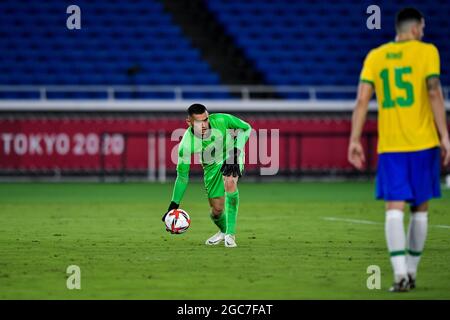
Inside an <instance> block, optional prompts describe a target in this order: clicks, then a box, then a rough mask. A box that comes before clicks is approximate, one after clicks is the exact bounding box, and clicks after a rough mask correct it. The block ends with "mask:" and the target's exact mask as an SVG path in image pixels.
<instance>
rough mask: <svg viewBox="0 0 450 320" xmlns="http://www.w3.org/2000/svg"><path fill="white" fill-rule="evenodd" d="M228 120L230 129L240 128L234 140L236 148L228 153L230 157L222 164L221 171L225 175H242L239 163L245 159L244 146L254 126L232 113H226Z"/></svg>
mask: <svg viewBox="0 0 450 320" xmlns="http://www.w3.org/2000/svg"><path fill="white" fill-rule="evenodd" d="M224 117H225V118H226V121H227V128H228V129H238V130H239V131H238V134H237V136H236V139H235V140H234V148H233V150H231V151H230V153H229V154H228V158H227V159H226V161H225V162H224V164H223V165H222V168H221V171H222V173H223V175H225V176H230V175H232V176H233V177H241V175H242V174H241V170H240V166H239V164H240V163H242V162H243V161H244V152H243V151H244V147H245V144H246V143H247V141H248V139H249V137H250V134H251V131H252V127H251V126H250V124H248V123H247V122H245V121H244V120H241V119H239V118H238V117H235V116H233V115H231V114H224Z"/></svg>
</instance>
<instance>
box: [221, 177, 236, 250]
mask: <svg viewBox="0 0 450 320" xmlns="http://www.w3.org/2000/svg"><path fill="white" fill-rule="evenodd" d="M238 179H239V178H238V177H233V176H228V177H223V180H224V185H225V213H226V216H227V229H226V231H225V233H226V235H225V246H227V247H236V241H235V234H236V220H237V214H238V210H239V190H238V187H237V183H238Z"/></svg>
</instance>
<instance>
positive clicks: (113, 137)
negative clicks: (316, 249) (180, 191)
mask: <svg viewBox="0 0 450 320" xmlns="http://www.w3.org/2000/svg"><path fill="white" fill-rule="evenodd" d="M372 4H376V5H378V6H379V7H380V9H381V29H374V30H370V29H368V28H367V26H366V21H367V19H368V18H369V16H370V14H368V13H366V10H367V7H368V6H370V5H372ZM70 5H76V6H78V7H79V9H80V15H79V17H80V27H81V28H80V29H73V30H71V29H69V28H67V26H66V23H67V20H68V19H69V20H70V17H71V15H72V14H73V12H72V11H70V12H69V13H68V12H67V8H68V7H69V6H70ZM404 6H415V7H416V8H418V9H419V10H421V11H422V12H423V13H424V15H425V17H426V29H425V38H424V41H426V42H432V43H434V44H435V45H436V46H437V47H438V49H439V51H440V55H441V69H442V72H441V73H442V76H441V81H442V84H443V86H444V94H445V98H446V101H447V102H446V103H447V105H446V107H447V109H450V104H449V88H448V86H449V85H450V42H449V34H450V20H448V17H449V16H450V2H449V1H444V0H442V1H433V2H423V1H400V0H397V1H375V2H374V1H360V2H356V1H341V0H337V1H289V0H277V1H274V0H246V1H237V0H209V1H202V0H190V1H157V0H130V1H125V0H109V1H100V0H95V1H57V0H39V1H13V0H3V1H1V2H0V15H1V19H0V48H1V54H2V57H1V59H0V177H1V178H2V179H13V180H14V179H25V180H34V179H47V180H49V179H50V180H53V179H56V180H60V179H94V180H100V181H101V180H108V179H110V180H111V179H112V180H117V179H118V180H119V181H125V180H129V179H145V180H149V181H161V182H163V181H166V180H168V179H169V180H170V179H172V178H173V177H174V176H175V163H173V162H172V161H171V153H172V151H173V150H174V148H175V147H176V145H177V143H178V141H179V140H178V137H176V139H174V137H173V136H172V133H173V132H174V130H175V129H179V128H185V127H186V125H185V121H184V118H185V110H186V108H187V107H188V106H189V105H190V104H191V103H194V102H198V103H203V104H205V105H206V106H207V107H208V109H209V110H210V112H227V113H232V114H234V115H236V116H238V117H241V118H243V119H244V120H246V121H248V122H249V123H251V125H252V127H253V128H254V129H256V130H258V129H267V130H268V138H267V139H269V138H270V136H271V134H272V133H273V132H274V131H271V129H278V130H279V137H280V138H279V144H278V147H279V170H278V172H277V174H276V175H275V176H261V175H260V168H261V167H267V166H270V164H268V163H267V161H264V159H259V158H258V159H257V163H253V164H249V165H247V166H246V168H247V170H246V175H247V177H248V178H249V179H255V180H258V181H260V180H264V179H273V178H277V179H283V180H287V179H300V178H315V177H325V178H337V177H343V178H356V177H358V178H371V177H373V173H374V170H375V168H376V161H377V159H376V143H377V134H376V104H375V101H373V103H372V105H371V109H370V110H371V112H370V115H369V119H368V122H367V125H366V127H365V131H364V144H365V147H366V152H367V159H368V161H367V166H366V168H365V170H364V171H362V172H357V171H355V170H354V169H353V168H352V167H351V166H350V164H349V163H348V162H347V160H346V152H347V141H348V135H349V130H350V115H351V110H352V108H353V101H354V99H355V93H356V86H357V84H358V80H359V73H360V70H361V67H362V63H363V60H364V57H365V55H366V54H367V53H368V51H369V50H370V49H372V48H374V47H376V46H379V45H381V44H383V43H385V42H388V41H393V40H394V36H395V30H394V17H395V13H396V11H397V10H399V9H400V8H402V7H404ZM258 138H259V136H258ZM247 148H248V146H247ZM274 150H275V149H274V148H273V146H272V145H271V144H269V148H268V153H269V154H271V152H275V151H274ZM272 156H274V155H273V154H272ZM445 170H448V169H445ZM445 170H444V171H445ZM444 174H445V172H443V175H444ZM192 175H193V176H194V177H196V176H197V177H200V176H201V168H200V167H199V166H194V168H193V169H192Z"/></svg>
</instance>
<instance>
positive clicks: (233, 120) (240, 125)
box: [227, 114, 252, 151]
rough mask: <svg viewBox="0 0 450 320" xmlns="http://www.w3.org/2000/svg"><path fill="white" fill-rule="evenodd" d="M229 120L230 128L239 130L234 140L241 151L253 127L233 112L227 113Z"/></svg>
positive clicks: (235, 145)
mask: <svg viewBox="0 0 450 320" xmlns="http://www.w3.org/2000/svg"><path fill="white" fill-rule="evenodd" d="M227 120H228V128H229V129H238V130H239V133H238V135H237V137H236V140H235V142H234V147H235V148H237V149H239V150H240V151H242V150H244V147H245V144H246V143H247V141H248V138H249V137H250V134H251V132H252V127H251V126H250V124H249V123H247V122H245V121H244V120H242V119H239V118H238V117H235V116H233V115H231V114H228V115H227Z"/></svg>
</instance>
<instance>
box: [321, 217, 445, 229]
mask: <svg viewBox="0 0 450 320" xmlns="http://www.w3.org/2000/svg"><path fill="white" fill-rule="evenodd" d="M322 219H323V220H328V221H343V222H350V223H359V224H383V223H382V222H376V221H370V220H358V219H347V218H337V217H322ZM430 227H433V228H440V229H450V226H447V225H444V224H432V225H430Z"/></svg>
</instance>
